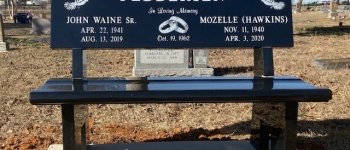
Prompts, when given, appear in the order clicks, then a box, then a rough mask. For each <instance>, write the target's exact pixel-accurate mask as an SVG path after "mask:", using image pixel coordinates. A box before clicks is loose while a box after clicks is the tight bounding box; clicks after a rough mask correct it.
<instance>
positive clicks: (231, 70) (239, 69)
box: [214, 66, 253, 76]
mask: <svg viewBox="0 0 350 150" xmlns="http://www.w3.org/2000/svg"><path fill="white" fill-rule="evenodd" d="M250 71H253V66H239V67H230V68H229V67H223V68H214V76H223V75H227V74H239V73H247V72H250Z"/></svg>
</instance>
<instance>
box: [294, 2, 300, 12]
mask: <svg viewBox="0 0 350 150" xmlns="http://www.w3.org/2000/svg"><path fill="white" fill-rule="evenodd" d="M301 6H302V3H301V2H298V3H297V8H296V10H295V11H294V13H300V11H301Z"/></svg>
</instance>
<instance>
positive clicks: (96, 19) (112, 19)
mask: <svg viewBox="0 0 350 150" xmlns="http://www.w3.org/2000/svg"><path fill="white" fill-rule="evenodd" d="M93 18H94V22H95V23H99V24H113V23H114V24H115V23H117V24H121V23H122V17H116V16H113V17H110V16H107V17H100V16H94V17H93Z"/></svg>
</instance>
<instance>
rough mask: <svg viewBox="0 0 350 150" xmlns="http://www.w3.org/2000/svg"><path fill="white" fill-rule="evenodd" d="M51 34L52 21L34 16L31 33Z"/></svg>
mask: <svg viewBox="0 0 350 150" xmlns="http://www.w3.org/2000/svg"><path fill="white" fill-rule="evenodd" d="M32 33H34V34H50V33H51V21H50V20H49V19H44V18H33V20H32V30H31V34H32Z"/></svg>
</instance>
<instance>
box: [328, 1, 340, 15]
mask: <svg viewBox="0 0 350 150" xmlns="http://www.w3.org/2000/svg"><path fill="white" fill-rule="evenodd" d="M337 9H338V6H337V3H336V2H334V1H333V2H331V3H330V12H329V13H328V17H327V18H333V17H337V16H338V12H337Z"/></svg>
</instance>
